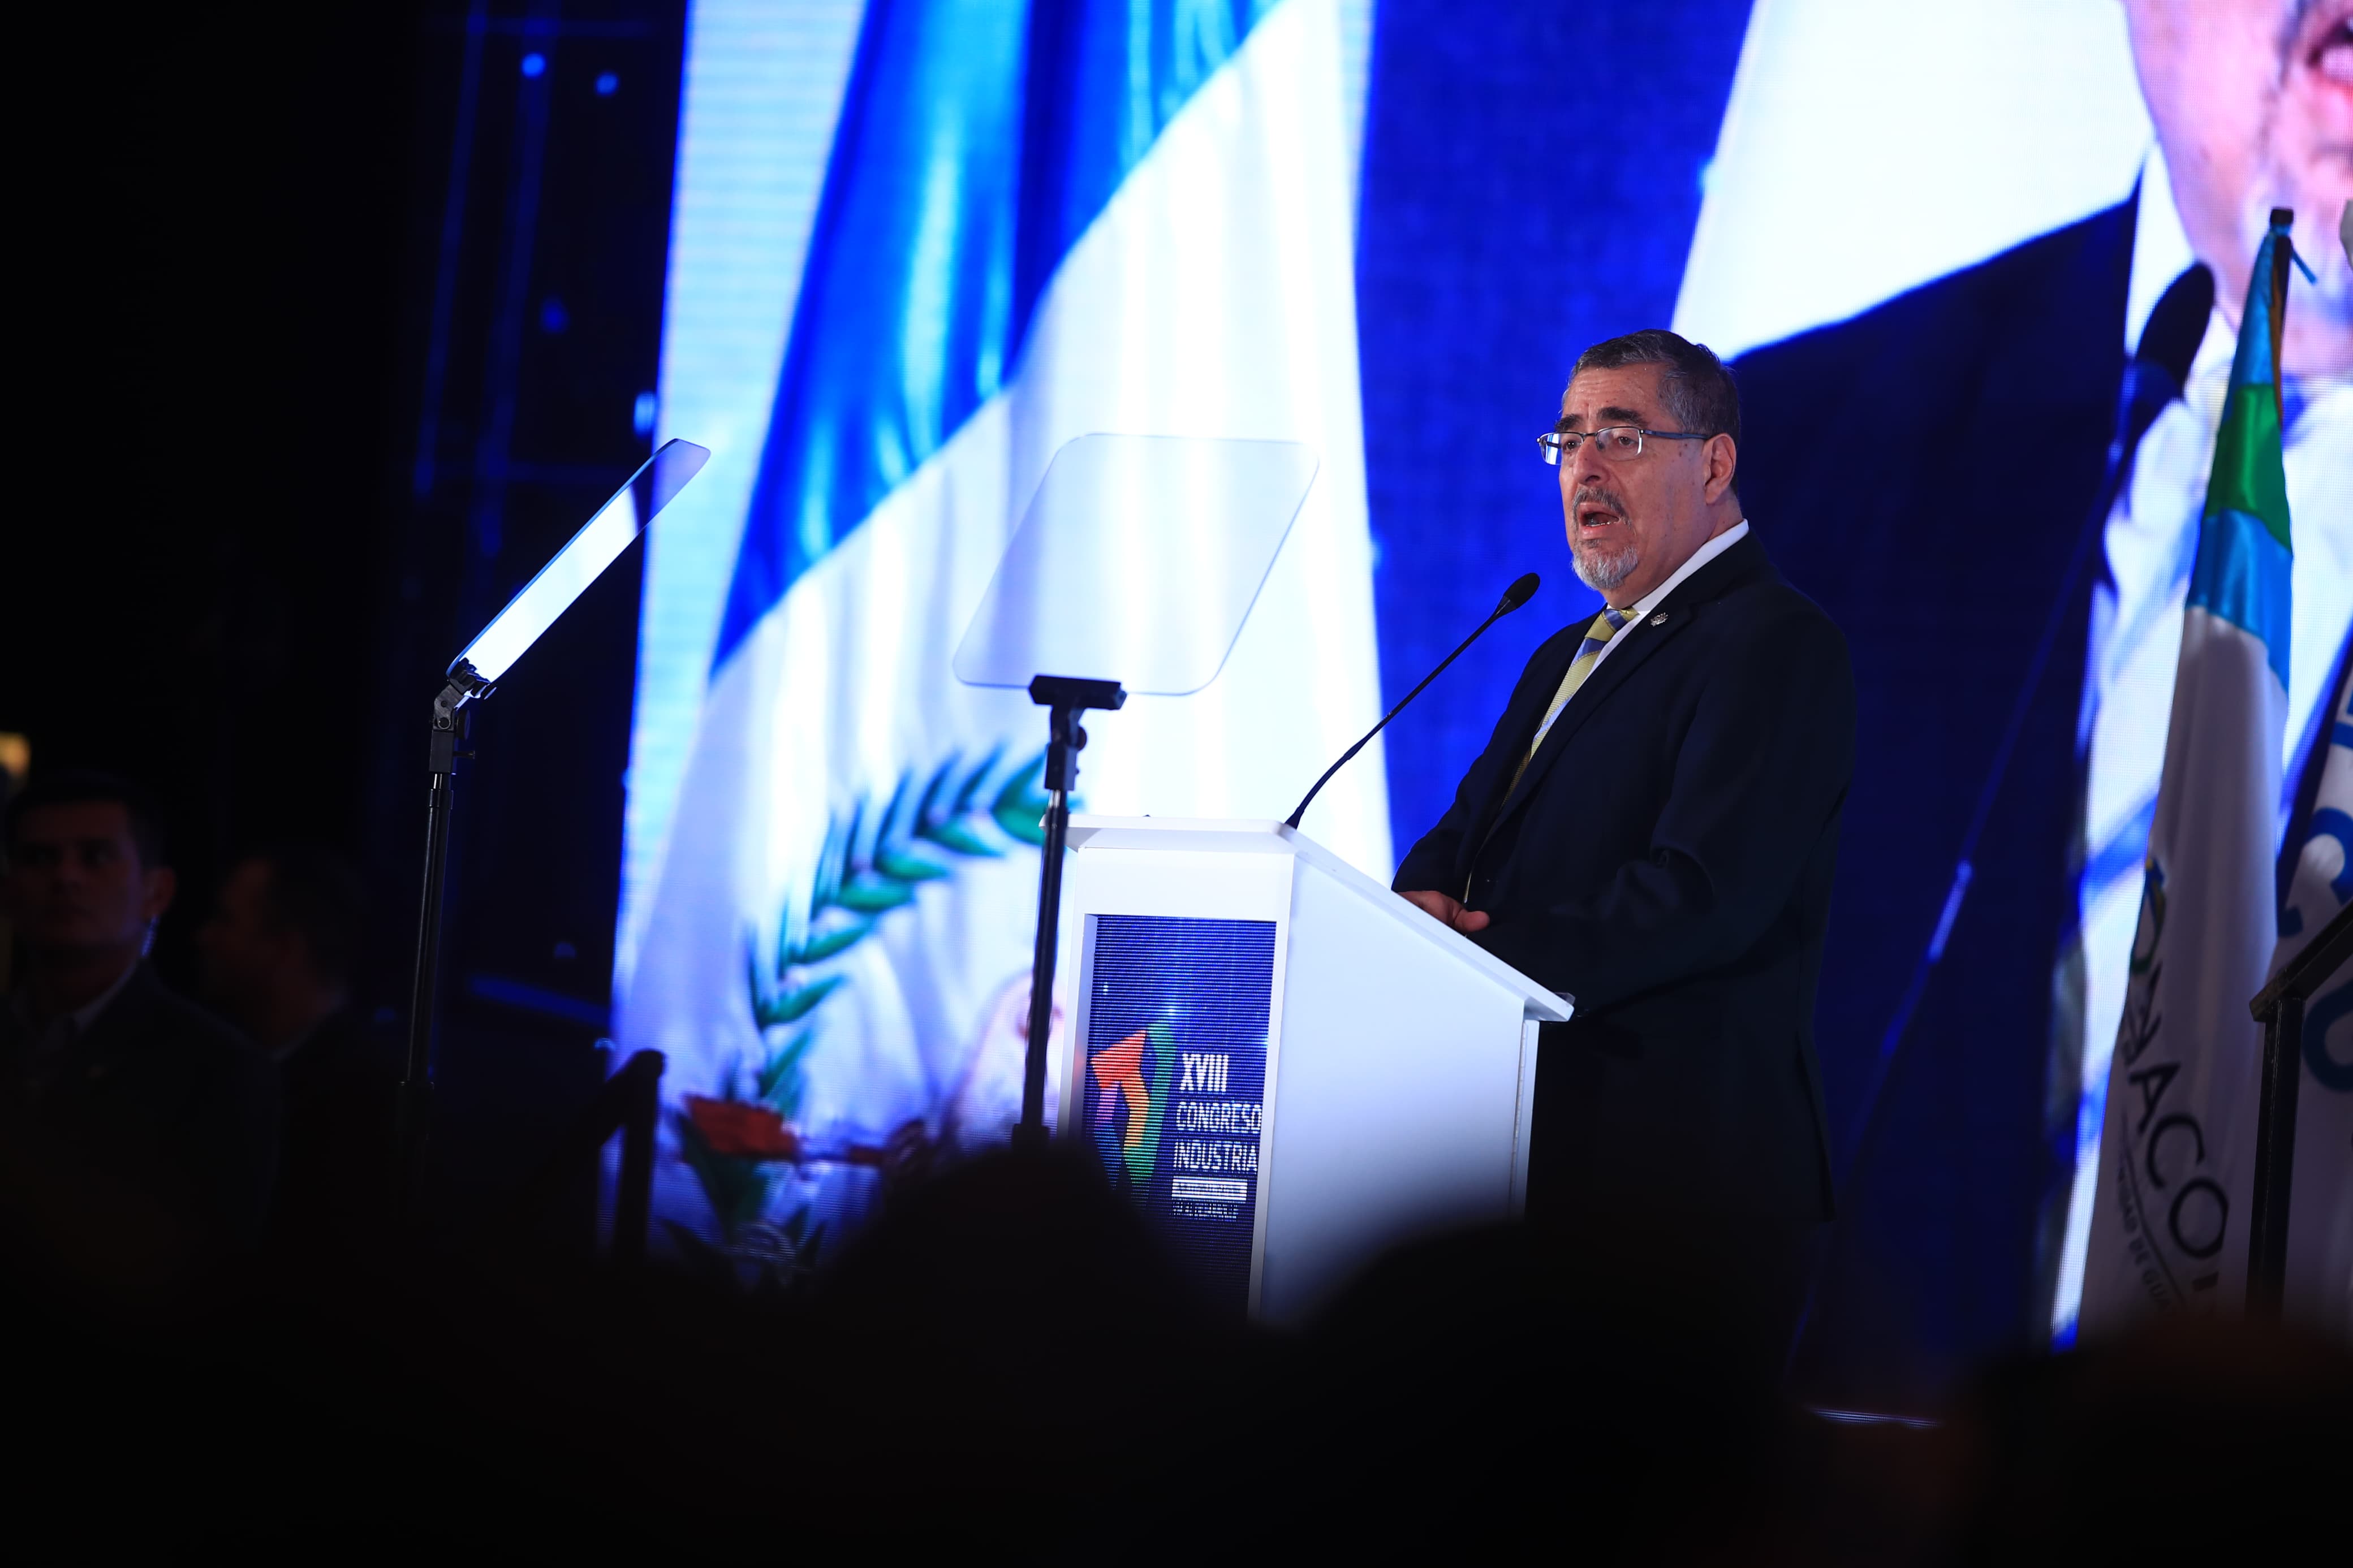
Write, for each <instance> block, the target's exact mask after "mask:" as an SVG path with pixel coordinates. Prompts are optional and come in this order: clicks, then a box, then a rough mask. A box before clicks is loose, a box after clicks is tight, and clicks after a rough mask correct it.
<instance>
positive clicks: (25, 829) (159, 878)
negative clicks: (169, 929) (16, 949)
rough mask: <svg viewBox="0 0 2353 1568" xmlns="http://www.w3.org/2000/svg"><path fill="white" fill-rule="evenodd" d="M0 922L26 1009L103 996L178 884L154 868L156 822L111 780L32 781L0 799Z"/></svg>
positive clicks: (67, 776) (134, 791)
mask: <svg viewBox="0 0 2353 1568" xmlns="http://www.w3.org/2000/svg"><path fill="white" fill-rule="evenodd" d="M6 829H7V833H6V844H7V855H8V861H7V865H8V870H7V876H6V879H5V884H0V885H5V890H6V899H7V906H8V917H9V921H10V923H11V924H12V925H13V926H14V928H15V931H16V940H17V941H18V942H19V943H20V944H21V949H20V951H21V952H22V953H23V956H24V971H23V977H22V988H23V990H24V993H25V995H26V1002H27V1005H29V1007H30V1009H31V1010H32V1012H34V1013H35V1014H37V1015H41V1016H49V1015H55V1014H58V1013H66V1012H70V1011H72V1010H74V1009H76V1008H79V1007H82V1006H85V1005H88V1004H90V1002H92V1001H95V1000H96V999H97V998H99V997H100V996H101V995H104V994H106V992H107V990H108V988H109V987H111V986H112V985H113V984H116V983H117V982H118V981H120V980H121V978H122V977H123V975H124V974H125V973H127V972H128V971H129V970H130V969H131V967H132V965H133V964H135V963H138V962H139V960H140V958H141V956H142V954H143V953H144V952H146V950H147V943H148V940H149V938H150V936H151V935H152V934H153V931H154V928H155V922H156V921H158V920H160V919H162V918H163V914H164V910H167V909H169V908H170V907H171V904H172V896H173V894H174V892H175V891H176V890H177V887H178V883H177V881H176V879H174V876H173V873H172V868H170V867H169V866H166V865H165V864H164V832H163V822H162V818H161V817H160V816H158V815H157V813H156V810H155V808H154V805H153V803H152V802H151V801H150V800H149V798H148V797H147V795H146V794H145V793H144V792H143V791H142V790H141V789H140V788H139V787H138V786H137V785H135V784H132V783H130V782H129V781H128V780H125V779H121V778H117V777H115V776H114V775H112V774H111V773H50V774H46V775H40V776H37V777H35V778H34V779H33V780H32V781H31V782H29V783H28V784H26V786H25V787H24V789H22V790H21V791H19V792H18V793H17V794H16V796H15V798H13V799H11V800H10V801H9V802H8V806H7V813H6Z"/></svg>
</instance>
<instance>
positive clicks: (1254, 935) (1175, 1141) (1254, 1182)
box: [1080, 915, 1274, 1317]
mask: <svg viewBox="0 0 2353 1568" xmlns="http://www.w3.org/2000/svg"><path fill="white" fill-rule="evenodd" d="M1081 973H1083V974H1085V975H1086V977H1087V987H1088V992H1089V994H1088V998H1087V1008H1086V1018H1087V1037H1086V1040H1085V1048H1086V1066H1085V1068H1083V1069H1082V1073H1081V1076H1080V1083H1081V1095H1082V1100H1081V1106H1080V1109H1081V1111H1082V1121H1081V1126H1082V1131H1083V1135H1084V1136H1085V1137H1086V1138H1087V1140H1088V1142H1090V1144H1091V1145H1092V1147H1093V1148H1094V1150H1095V1152H1096V1153H1097V1155H1098V1156H1099V1157H1100V1158H1101V1159H1102V1161H1103V1170H1104V1173H1106V1174H1107V1175H1109V1176H1110V1178H1111V1181H1112V1184H1113V1186H1115V1187H1117V1188H1119V1189H1120V1190H1122V1191H1124V1192H1125V1193H1126V1194H1128V1195H1129V1196H1130V1197H1131V1198H1132V1199H1133V1200H1134V1202H1135V1203H1136V1204H1137V1205H1138V1206H1139V1207H1141V1208H1142V1209H1143V1210H1144V1213H1145V1217H1146V1218H1147V1220H1149V1221H1150V1223H1151V1224H1152V1226H1154V1228H1155V1230H1157V1231H1158V1232H1159V1233H1160V1235H1161V1237H1162V1238H1163V1239H1164V1241H1165V1242H1166V1245H1167V1246H1168V1247H1170V1248H1171V1249H1172V1251H1173V1252H1174V1253H1175V1254H1176V1258H1177V1260H1178V1265H1179V1267H1180V1268H1183V1269H1184V1271H1185V1272H1186V1273H1187V1275H1188V1276H1189V1277H1190V1278H1191V1279H1192V1280H1193V1282H1194V1284H1195V1285H1196V1286H1197V1288H1198V1289H1199V1290H1200V1292H1201V1294H1202V1296H1203V1298H1204V1300H1206V1301H1207V1302H1208V1304H1209V1305H1210V1306H1212V1307H1213V1308H1216V1309H1219V1310H1226V1311H1230V1312H1231V1313H1233V1314H1234V1315H1235V1316H1237V1317H1239V1316H1240V1315H1241V1314H1242V1313H1243V1312H1245V1311H1247V1310H1249V1307H1250V1238H1251V1236H1252V1234H1253V1233H1254V1231H1255V1229H1256V1226H1257V1216H1258V1178H1259V1170H1258V1152H1259V1130H1260V1124H1261V1119H1262V1118H1263V1117H1264V1115H1265V1110H1266V1037H1267V1024H1268V1019H1269V1017H1270V1016H1271V1008H1272V1005H1273V1001H1274V922H1273V921H1231V920H1192V919H1182V918H1177V917H1174V916H1163V915H1094V916H1091V917H1089V919H1088V921H1087V954H1086V963H1085V966H1084V968H1083V969H1082V971H1081Z"/></svg>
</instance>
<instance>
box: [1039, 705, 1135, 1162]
mask: <svg viewBox="0 0 2353 1568" xmlns="http://www.w3.org/2000/svg"><path fill="white" fill-rule="evenodd" d="M1029 700H1031V701H1032V702H1035V703H1036V704H1038V706H1039V707H1040V708H1047V709H1050V710H1052V711H1051V713H1050V716H1049V718H1048V721H1047V723H1048V730H1047V735H1048V739H1047V742H1046V846H1045V859H1044V861H1043V862H1042V863H1041V864H1040V865H1039V868H1038V945H1037V948H1036V950H1035V953H1034V956H1033V957H1032V959H1031V962H1030V966H1029V1047H1028V1049H1027V1050H1025V1051H1024V1052H1023V1054H1022V1058H1021V1120H1020V1121H1019V1122H1018V1123H1017V1124H1015V1126H1014V1129H1013V1146H1014V1147H1015V1148H1016V1149H1020V1150H1025V1151H1031V1152H1035V1151H1040V1150H1043V1149H1044V1148H1045V1146H1046V1037H1047V1036H1048V1035H1049V1034H1050V1033H1051V1032H1052V1030H1053V1026H1054V963H1055V960H1056V958H1057V956H1058V952H1057V949H1058V948H1059V947H1060V941H1061V925H1062V854H1063V849H1064V846H1065V845H1066V844H1067V843H1068V841H1069V839H1070V834H1071V789H1072V788H1073V787H1074V786H1075V785H1076V784H1078V782H1079V753H1080V752H1082V751H1083V750H1085V749H1086V744H1087V732H1086V731H1085V730H1083V729H1082V728H1081V727H1080V725H1079V716H1080V715H1081V714H1082V713H1084V712H1085V711H1086V710H1088V709H1090V708H1099V709H1103V710H1113V709H1117V708H1119V707H1122V706H1123V705H1124V704H1125V703H1126V701H1127V693H1126V692H1125V691H1124V690H1123V689H1121V687H1120V684H1119V682H1118V681H1116V680H1085V679H1079V678H1077V677H1075V676H1068V675H1040V676H1038V677H1037V678H1035V679H1032V680H1031V681H1030V682H1029Z"/></svg>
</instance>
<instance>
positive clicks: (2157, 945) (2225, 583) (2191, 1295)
mask: <svg viewBox="0 0 2353 1568" xmlns="http://www.w3.org/2000/svg"><path fill="white" fill-rule="evenodd" d="M2288 216H2289V215H2287V214H2286V213H2284V212H2274V214H2273V215H2272V226H2271V230H2270V232H2269V233H2268V234H2266V235H2265V236H2264V237H2263V245H2262V247H2261V248H2260V249H2259V250H2258V251H2257V253H2256V257H2255V268H2254V274H2253V278H2252V279H2250V281H2249V284H2248V289H2247V307H2246V310H2245V312H2244V314H2243V315H2242V318H2241V320H2240V325H2239V344H2238V354H2237V357H2236V359H2235V360H2234V361H2233V363H2232V367H2231V385H2230V392H2229V395H2228V398H2227V401H2226V402H2225V403H2224V405H2223V409H2222V422H2221V432H2220V435H2219V438H2218V439H2217V441H2216V444H2215V448H2214V468H2213V473H2212V477H2211V479H2210V480H2209V482H2208V485H2207V491H2206V508H2205V511H2204V513H2203V515H2202V516H2201V517H2200V521H2199V528H2198V555H2197V562H2196V564H2195V566H2194V567H2193V568H2192V570H2191V575H2190V583H2189V601H2188V605H2187V606H2186V607H2185V609H2184V610H2183V612H2182V628H2181V656H2180V661H2179V665H2178V666H2177V667H2176V672H2175V676H2174V686H2173V710H2172V716H2171V720H2170V723H2169V725H2168V730H2167V733H2166V744H2165V773H2164V782H2163V783H2162V784H2160V785H2159V787H2158V799H2157V816H2156V820H2155V822H2154V824H2153V825H2152V826H2151V829H2150V832H2149V845H2148V858H2147V865H2146V868H2145V870H2144V872H2143V882H2142V889H2141V905H2140V922H2139V927H2138V930H2137V932H2136V934H2135V936H2134V940H2133V950H2132V959H2131V964H2132V970H2131V976H2130V983H2129V988H2128V990H2127V992H2126V998H2125V1007H2124V1017H2123V1020H2122V1023H2121V1024H2120V1026H2118V1028H2117V1031H2116V1052H2115V1055H2114V1056H2113V1057H2112V1058H2110V1061H2109V1065H2108V1089H2107V1100H2106V1112H2105V1124H2104V1126H2103V1129H2102V1132H2101V1138H2100V1155H2099V1159H2100V1169H2099V1173H2098V1178H2097V1186H2096V1192H2095V1196H2094V1203H2093V1212H2092V1225H2091V1243H2090V1247H2089V1249H2088V1253H2087V1256H2086V1258H2085V1262H2084V1305H2083V1321H2084V1325H2085V1326H2086V1327H2087V1328H2090V1329H2092V1330H2094V1331H2097V1330H2098V1329H2101V1328H2105V1327H2111V1326H2114V1325H2116V1323H2118V1322H2120V1321H2128V1320H2129V1319H2131V1318H2132V1317H2135V1316H2137V1315H2140V1314H2143V1313H2146V1312H2147V1311H2150V1310H2180V1309H2193V1310H2211V1309H2214V1308H2217V1307H2220V1308H2223V1309H2227V1310H2237V1309H2238V1308H2239V1306H2240V1304H2241V1303H2242V1301H2243V1300H2244V1299H2245V1280H2246V1263H2247V1231H2246V1219H2245V1216H2246V1215H2247V1212H2248V1207H2249V1196H2250V1187H2249V1184H2250V1183H2251V1181H2252V1180H2253V1173H2254V1131H2255V1119H2254V1110H2255V1092H2256V1079H2257V1070H2258V1067H2259V1064H2260V1060H2261V1056H2262V1049H2263V1031H2262V1029H2261V1028H2260V1027H2259V1026H2257V1025H2256V1024H2255V1022H2254V1020H2253V1017H2252V1016H2251V1015H2250V1014H2249V1013H2248V1010H2247V1001H2248V998H2250V997H2252V996H2253V994H2255V993H2256V992H2257V991H2259V990H2261V989H2262V988H2263V981H2264V978H2265V977H2266V976H2267V975H2268V974H2269V973H2270V971H2271V966H2272V959H2273V952H2274V946H2275V945H2276V943H2277V941H2278V937H2279V913H2278V909H2277V903H2276V900H2277V889H2276V887H2275V880H2274V842H2275V837H2274V835H2275V831H2276V823H2277V811H2278V803H2279V798H2280V749H2281V739H2282V735H2283V732H2284V729H2285V726H2286V716H2287V664H2288V646H2289V627H2290V619H2289V567H2290V563H2291V554H2290V547H2289V533H2288V506H2287V476H2286V469H2285V466H2284V463H2283V461H2282V454H2281V444H2280V430H2281V408H2280V374H2279V363H2280V332H2281V328H2282V325H2283V322H2284V313H2285V310H2286V304H2287V268H2288V265H2289V262H2290V258H2291V255H2292V252H2291V250H2290V247H2289V240H2288V232H2287V223H2288Z"/></svg>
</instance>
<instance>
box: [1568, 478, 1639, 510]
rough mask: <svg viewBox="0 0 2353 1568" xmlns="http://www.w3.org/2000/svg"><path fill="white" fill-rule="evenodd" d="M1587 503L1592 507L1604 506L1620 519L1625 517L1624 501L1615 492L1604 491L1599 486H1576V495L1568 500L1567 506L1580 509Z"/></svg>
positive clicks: (1610, 490)
mask: <svg viewBox="0 0 2353 1568" xmlns="http://www.w3.org/2000/svg"><path fill="white" fill-rule="evenodd" d="M1588 502H1589V503H1591V504H1592V505H1594V506H1606V507H1608V508H1609V510H1611V511H1614V512H1616V513H1617V514H1618V515H1619V516H1620V517H1624V516H1625V515H1626V502H1625V500H1624V498H1623V497H1621V496H1620V495H1619V493H1618V492H1617V491H1616V490H1612V489H1603V488H1602V487H1601V486H1599V485H1579V486H1577V494H1576V495H1574V496H1572V497H1570V498H1569V504H1570V505H1571V506H1572V507H1581V506H1584V505H1586V504H1588Z"/></svg>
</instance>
